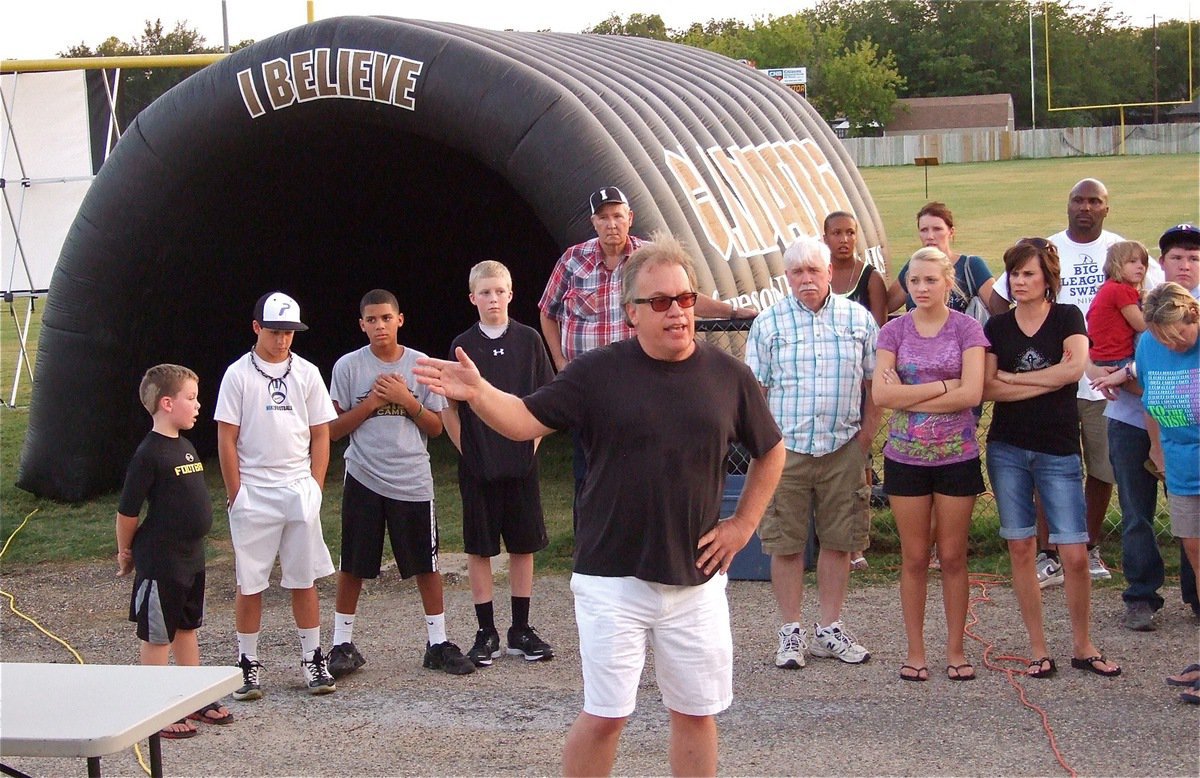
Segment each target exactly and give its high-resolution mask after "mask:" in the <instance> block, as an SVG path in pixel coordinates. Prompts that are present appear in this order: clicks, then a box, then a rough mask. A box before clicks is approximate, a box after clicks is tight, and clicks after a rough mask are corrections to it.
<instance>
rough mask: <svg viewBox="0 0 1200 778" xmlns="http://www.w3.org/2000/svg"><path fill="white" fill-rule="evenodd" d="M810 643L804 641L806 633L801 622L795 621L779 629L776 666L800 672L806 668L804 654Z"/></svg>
mask: <svg viewBox="0 0 1200 778" xmlns="http://www.w3.org/2000/svg"><path fill="white" fill-rule="evenodd" d="M807 649H808V643H807V642H806V641H805V640H804V632H803V631H802V630H801V629H800V622H798V621H793V622H792V623H791V624H784V625H783V626H782V627H780V628H779V650H778V651H776V652H775V666H776V667H782V668H784V669H785V670H799V669H800V668H801V667H804V652H805V651H806V650H807Z"/></svg>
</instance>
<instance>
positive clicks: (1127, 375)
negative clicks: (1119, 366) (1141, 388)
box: [1125, 362, 1137, 381]
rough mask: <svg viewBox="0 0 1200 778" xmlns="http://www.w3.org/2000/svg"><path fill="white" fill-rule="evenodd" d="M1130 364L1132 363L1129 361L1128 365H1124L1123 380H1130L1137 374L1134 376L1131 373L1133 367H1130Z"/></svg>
mask: <svg viewBox="0 0 1200 778" xmlns="http://www.w3.org/2000/svg"><path fill="white" fill-rule="evenodd" d="M1132 364H1133V363H1132V362H1130V363H1129V364H1128V365H1126V366H1125V380H1126V381H1132V380H1134V379H1135V378H1137V376H1135V375H1134V374H1133V368H1132V367H1131V365H1132Z"/></svg>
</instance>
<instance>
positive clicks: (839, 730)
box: [0, 558, 1200, 776]
mask: <svg viewBox="0 0 1200 778" xmlns="http://www.w3.org/2000/svg"><path fill="white" fill-rule="evenodd" d="M448 561H449V564H448V565H447V568H448V569H450V570H453V569H455V568H456V567H457V568H458V569H461V568H462V565H461V560H455V559H453V558H451V559H450V560H448ZM208 580H209V599H208V615H207V623H206V626H205V627H204V628H203V629H202V630H201V631H200V639H201V651H202V656H203V658H204V661H205V662H206V663H210V664H212V663H217V662H221V661H225V660H228V659H230V655H231V654H232V653H233V651H234V645H233V632H234V628H233V594H232V588H233V587H232V584H231V582H232V580H233V576H232V571H231V569H230V567H229V565H228V563H220V562H218V563H217V564H214V565H212V566H210V568H209V573H208ZM931 581H932V582H933V583H934V584H935V585H936V577H932V578H931ZM446 584H447V587H446V607H447V622H448V628H449V632H450V637H451V639H452V640H455V641H456V642H458V643H459V644H460V645H461V646H462V647H463V649H464V651H465V650H466V648H468V647H469V645H470V643H471V640H472V637H473V635H474V616H473V610H472V607H471V593H470V588H469V587H468V585H467V581H466V578H465V575H464V574H463V573H462V572H447V573H446ZM128 586H129V583H128V582H127V581H125V580H120V581H118V580H114V579H113V578H112V568H111V566H109V565H107V564H103V565H101V564H91V565H72V566H63V565H54V566H48V565H42V566H32V567H23V566H13V565H6V566H5V568H4V570H3V572H2V575H0V588H3V589H4V590H6V591H8V592H11V593H12V594H14V595H15V596H16V600H17V607H18V608H19V609H20V610H22V611H23V612H25V613H27V614H29V615H30V616H32V617H34V618H35V619H37V620H38V621H39V622H41V623H42V624H43V625H44V626H45V627H46V628H47V629H49V630H50V631H52V632H54V633H55V634H57V635H59V636H60V637H62V638H63V639H64V640H66V641H68V642H69V643H71V644H72V645H73V646H74V647H75V648H76V649H77V650H78V651H79V652H80V653H81V654H82V655H83V657H84V659H85V660H86V661H88V662H96V663H135V662H136V661H137V641H136V639H135V637H134V635H133V629H132V625H131V624H129V623H128V622H126V621H125V613H126V609H127V601H128ZM319 587H320V591H321V598H322V614H323V622H324V624H323V626H324V628H325V630H326V631H325V635H324V637H325V640H326V643H327V644H328V640H329V638H330V637H331V636H330V634H329V632H328V629H329V627H328V624H329V621H330V618H331V614H332V608H333V579H332V578H329V579H326V580H325V581H322V582H321V583H320V585H319ZM980 592H981V590H979V589H974V590H973V594H980ZM813 594H815V592H810V597H809V598H808V603H806V605H807V606H808V607H806V613H811V612H812V610H813V607H812V602H813V597H812V596H811V595H813ZM497 595H498V597H497V610H498V611H499V612H498V613H497V622H498V623H501V624H503V623H505V620H506V619H507V616H508V607H507V588H506V586H505V585H504V582H503V580H502V579H501V580H500V582H499V585H498V587H497ZM989 596H990V599H988V600H987V601H981V602H979V603H977V604H976V605H975V607H974V612H975V613H976V615H977V616H978V619H979V623H978V624H977V625H976V626H975V627H974V628H973V631H974V632H975V634H977V635H979V636H980V637H981V638H982V639H983V640H984V641H986V643H989V644H993V645H994V646H995V648H994V650H993V653H994V654H999V655H1003V654H1005V653H1012V654H1018V655H1024V653H1025V651H1026V644H1025V638H1024V631H1023V629H1022V627H1021V622H1020V619H1019V617H1018V613H1017V607H1016V603H1015V601H1014V599H1013V596H1012V592H1011V590H1009V589H1008V587H1007V586H1004V585H999V584H998V585H995V586H992V587H990V591H989ZM729 598H730V603H731V608H732V612H733V622H734V645H735V656H734V696H735V699H734V704H733V707H732V708H730V709H729V710H728V711H726V712H725V713H723V714H722V715H721V716H720V717H719V727H720V733H721V745H720V748H721V752H720V758H721V761H720V771H721V773H722V774H727V775H829V774H835V775H842V774H844V775H1062V774H1066V773H1067V771H1066V770H1065V769H1064V768H1063V767H1062V766H1061V765H1059V763H1058V762H1057V761H1056V759H1055V756H1054V752H1053V750H1052V748H1051V745H1050V739H1049V737H1048V735H1047V733H1046V730H1045V729H1044V728H1043V726H1042V722H1041V720H1040V717H1039V715H1038V714H1037V713H1036V712H1034V711H1032V710H1030V709H1028V708H1025V707H1023V706H1022V704H1021V702H1020V700H1019V691H1020V689H1021V688H1022V687H1024V690H1025V693H1026V695H1027V697H1028V699H1029V701H1030V702H1031V703H1032V704H1033V705H1036V706H1039V707H1041V708H1042V709H1044V710H1045V712H1046V716H1047V719H1048V723H1049V727H1050V729H1051V730H1052V731H1053V733H1054V738H1055V739H1056V741H1057V747H1058V750H1059V752H1060V753H1061V755H1062V758H1063V760H1064V761H1065V763H1066V764H1067V765H1069V766H1070V768H1072V769H1073V770H1075V771H1076V772H1077V773H1079V774H1080V775H1154V776H1159V775H1180V776H1196V775H1197V774H1198V773H1200V727H1198V722H1200V706H1191V705H1185V704H1183V703H1181V702H1179V701H1178V699H1177V690H1175V689H1171V688H1169V687H1167V686H1165V685H1164V683H1163V677H1164V676H1166V675H1169V674H1172V673H1174V672H1177V671H1178V670H1179V669H1180V668H1181V667H1182V666H1184V665H1186V664H1188V663H1190V662H1193V661H1196V660H1197V658H1198V656H1200V644H1198V631H1197V622H1196V621H1195V619H1193V618H1192V616H1191V614H1190V612H1189V611H1187V610H1186V609H1185V608H1184V607H1183V606H1182V605H1180V603H1179V596H1178V591H1177V590H1169V591H1168V592H1166V598H1167V600H1168V605H1167V607H1166V608H1165V609H1164V610H1163V611H1162V612H1160V614H1159V617H1158V630H1157V631H1156V632H1151V633H1133V632H1129V631H1127V630H1124V629H1122V628H1121V627H1120V626H1119V617H1120V614H1121V611H1122V604H1121V598H1120V591H1119V589H1118V588H1115V587H1111V588H1104V589H1099V590H1097V591H1096V592H1095V593H1094V596H1093V608H1094V610H1093V621H1094V624H1095V630H1094V631H1095V640H1096V643H1097V645H1099V646H1101V647H1103V649H1104V650H1105V652H1106V653H1107V654H1108V656H1110V657H1111V658H1113V659H1114V660H1115V661H1118V662H1120V663H1121V664H1122V665H1123V666H1124V669H1125V673H1124V675H1123V676H1121V677H1120V678H1117V679H1104V678H1100V677H1097V676H1094V675H1090V674H1088V673H1084V672H1080V671H1078V670H1073V669H1072V668H1071V667H1070V664H1069V657H1070V638H1069V636H1068V634H1067V630H1066V613H1065V607H1064V603H1063V592H1062V589H1061V588H1056V589H1050V590H1048V591H1047V592H1046V593H1045V601H1046V618H1047V624H1048V625H1050V626H1049V629H1048V632H1049V637H1050V642H1051V649H1052V651H1053V652H1054V654H1055V656H1056V658H1057V661H1058V665H1059V673H1058V676H1057V677H1056V678H1053V679H1051V680H1046V681H1034V680H1028V681H1026V680H1025V679H1023V678H1021V677H1019V676H1018V677H1014V678H1012V679H1010V678H1009V677H1008V674H1007V673H1005V672H1003V671H1001V670H989V669H985V668H984V667H983V666H982V664H983V662H982V656H983V646H982V645H979V644H975V645H970V644H969V645H968V655H969V656H970V657H971V658H973V659H974V660H975V663H976V665H977V667H978V668H979V675H980V678H979V679H978V680H976V681H974V682H971V683H950V682H949V681H947V680H946V679H945V677H944V675H943V674H942V672H941V667H942V664H943V661H942V660H941V659H940V650H939V647H940V645H941V644H942V641H944V634H945V632H944V629H943V628H942V627H941V604H940V595H939V593H938V590H937V589H936V588H932V589H931V597H930V603H929V616H928V624H929V638H930V640H929V645H930V661H929V664H930V671H931V674H932V679H931V681H930V682H928V683H923V684H921V683H902V682H900V681H899V680H898V678H897V668H898V666H899V665H900V664H901V663H902V661H903V659H904V638H903V630H902V627H901V623H900V614H899V600H898V595H897V592H896V589H895V587H892V586H889V587H867V586H861V585H859V586H855V585H852V587H851V592H850V596H849V599H848V601H847V604H846V608H845V618H846V622H847V624H848V625H849V626H850V627H851V628H853V630H854V631H855V632H856V633H857V635H858V637H859V639H860V640H861V641H862V642H863V643H864V644H865V645H867V646H868V647H870V648H871V650H872V652H873V655H872V658H871V661H870V662H869V663H867V664H864V665H859V666H853V667H852V666H847V665H842V664H840V663H839V662H837V661H835V660H828V659H810V660H809V663H808V667H806V668H805V669H803V670H800V671H783V670H777V669H776V668H775V667H774V666H773V665H772V664H771V661H770V660H771V655H772V652H773V651H774V641H775V637H774V635H775V628H776V626H777V625H776V623H775V619H776V615H775V606H774V600H773V598H772V596H771V591H770V586H769V584H767V583H761V582H746V581H735V582H731V584H730V587H729ZM359 613H360V617H359V623H358V625H357V629H356V633H355V643H356V644H357V645H358V646H359V648H360V649H361V650H362V651H363V653H364V655H365V656H366V657H367V660H368V663H367V665H366V666H365V667H364V668H363V669H361V670H360V671H358V672H357V673H355V674H353V675H351V676H349V677H346V678H343V679H341V680H340V681H339V683H338V691H337V693H336V694H332V695H327V696H324V697H309V696H308V695H307V694H306V693H305V692H304V690H303V688H302V686H301V680H300V672H299V667H298V657H297V653H298V646H297V640H296V636H295V632H294V630H293V629H292V627H291V623H292V622H291V613H290V607H289V601H288V598H287V597H286V594H285V593H283V592H281V591H280V590H279V589H278V588H272V589H271V590H270V591H269V592H268V593H267V595H266V596H265V598H264V626H265V629H264V631H263V635H262V638H261V644H260V645H261V649H260V650H261V654H262V659H263V661H264V663H265V664H266V670H265V675H264V689H265V691H266V696H265V697H264V698H263V699H262V700H261V701H258V702H252V703H238V702H233V701H228V702H229V707H230V709H231V710H232V711H233V712H234V714H235V715H236V716H237V717H238V720H237V721H236V722H234V724H233V725H231V726H228V727H215V726H208V725H203V727H202V733H201V735H200V736H198V737H195V738H192V739H190V740H185V741H163V743H164V746H163V760H164V765H165V769H166V771H167V772H168V774H173V775H197V776H200V775H203V776H213V775H248V776H274V775H329V776H340V775H401V774H404V775H508V774H522V775H524V774H528V775H548V774H555V773H557V772H559V770H560V753H561V749H562V744H563V739H564V736H565V733H566V730H567V727H568V726H569V725H570V723H571V721H572V720H573V719H574V717H575V715H576V714H577V712H578V711H579V709H580V706H581V705H582V702H583V693H582V678H581V675H580V670H579V662H578V640H577V636H576V632H575V624H574V612H573V606H572V601H571V593H570V588H569V585H568V579H567V578H566V577H565V576H547V577H540V578H539V579H538V581H537V583H536V586H535V600H534V608H533V622H534V624H535V626H536V627H537V628H538V630H539V632H540V633H541V634H542V635H543V636H544V637H545V638H546V639H548V640H549V641H550V642H551V643H553V644H554V646H555V648H556V652H557V656H556V658H555V659H554V660H553V661H552V662H537V663H526V662H524V661H522V660H519V659H516V658H510V657H504V658H502V659H501V660H499V661H497V662H496V664H495V665H493V666H492V667H491V668H488V669H485V670H481V671H479V672H476V673H474V674H473V675H470V676H465V677H452V676H449V675H446V674H444V673H439V672H433V671H430V670H424V669H422V667H421V653H422V650H423V647H424V629H423V626H422V621H421V612H420V605H419V600H418V597H417V592H416V588H415V586H414V585H413V584H412V583H411V582H403V581H400V580H399V578H398V577H397V576H396V574H395V572H394V570H393V571H385V573H384V574H383V575H382V576H381V577H380V579H379V580H378V581H375V582H368V584H367V587H366V588H365V589H364V595H363V598H362V602H361V605H360V610H359ZM0 627H2V630H3V632H2V642H0V659H2V660H3V661H4V662H70V661H73V660H72V658H71V657H70V655H69V654H67V653H66V651H64V650H63V649H62V648H61V647H60V646H59V645H58V644H57V643H55V642H53V641H52V640H50V639H49V638H46V637H45V636H43V635H41V634H40V633H38V632H36V631H35V630H34V629H33V628H32V627H30V626H29V625H28V624H27V623H26V622H25V621H23V620H20V619H17V618H16V617H14V616H13V615H12V614H11V613H10V612H9V611H8V610H7V609H4V611H3V616H2V617H0ZM652 666H653V662H652V661H651V662H649V663H648V665H647V673H646V675H645V676H644V677H643V681H642V685H641V690H640V692H639V707H638V710H637V712H636V713H635V714H634V716H633V717H632V718H631V719H630V721H629V724H628V726H627V727H626V730H625V733H624V735H623V738H622V741H621V747H620V751H619V754H618V758H617V764H616V773H618V774H624V775H661V774H665V773H667V772H668V769H669V768H668V764H667V758H666V737H667V714H666V711H665V710H664V709H663V707H662V705H661V703H660V701H659V698H658V694H657V690H656V687H655V685H654V682H653V674H652ZM1007 666H1009V667H1017V666H1023V665H1016V664H1014V663H1007ZM0 684H2V679H0ZM0 688H2V686H0ZM144 751H145V749H144V748H143V752H144ZM5 762H7V763H8V764H9V765H11V766H13V767H16V768H17V769H20V770H23V771H25V772H28V773H31V774H36V775H83V774H85V766H84V763H83V761H82V760H49V759H28V758H16V757H13V758H7V759H5ZM103 768H104V770H105V772H106V773H107V774H109V775H134V774H139V773H140V768H139V767H138V764H137V762H136V760H135V758H134V756H133V753H132V751H126V752H124V753H121V754H114V755H112V756H109V757H105V758H104V760H103Z"/></svg>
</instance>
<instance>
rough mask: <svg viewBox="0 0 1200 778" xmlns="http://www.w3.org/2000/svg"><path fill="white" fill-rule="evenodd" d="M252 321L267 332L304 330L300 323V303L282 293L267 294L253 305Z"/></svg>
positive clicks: (306, 327) (304, 327)
mask: <svg viewBox="0 0 1200 778" xmlns="http://www.w3.org/2000/svg"><path fill="white" fill-rule="evenodd" d="M254 320H255V321H256V322H258V324H259V326H260V327H263V328H264V329H268V330H306V329H308V325H306V324H304V323H303V322H301V321H300V303H298V302H296V301H295V300H293V299H292V298H290V297H288V296H287V295H286V294H284V293H283V292H269V293H267V294H264V295H263V296H262V297H260V298H258V302H257V303H256V304H255V305H254Z"/></svg>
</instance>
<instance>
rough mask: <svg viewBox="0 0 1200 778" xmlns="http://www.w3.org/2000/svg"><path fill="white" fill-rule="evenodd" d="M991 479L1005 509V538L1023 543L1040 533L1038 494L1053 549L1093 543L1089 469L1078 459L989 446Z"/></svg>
mask: <svg viewBox="0 0 1200 778" xmlns="http://www.w3.org/2000/svg"><path fill="white" fill-rule="evenodd" d="M987 469H988V477H989V478H990V479H991V481H992V492H993V493H994V494H995V495H996V507H997V508H999V509H1000V537H1002V538H1004V539H1005V540H1023V539H1024V538H1031V537H1033V536H1034V534H1035V533H1036V528H1035V520H1036V516H1037V512H1036V511H1035V509H1034V505H1033V493H1034V490H1035V489H1036V491H1037V494H1038V496H1039V497H1040V498H1041V501H1042V508H1043V509H1044V510H1045V512H1046V525H1047V527H1049V529H1050V542H1051V543H1062V544H1071V543H1087V542H1088V531H1087V518H1086V515H1087V514H1086V509H1085V507H1084V502H1083V463H1082V462H1081V461H1080V458H1079V455H1078V454H1070V455H1068V456H1056V455H1054V454H1043V453H1040V452H1038V451H1029V450H1028V449H1023V448H1019V447H1017V446H1013V445H1010V444H1008V443H1001V442H999V441H994V442H989V443H988V444H987Z"/></svg>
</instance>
